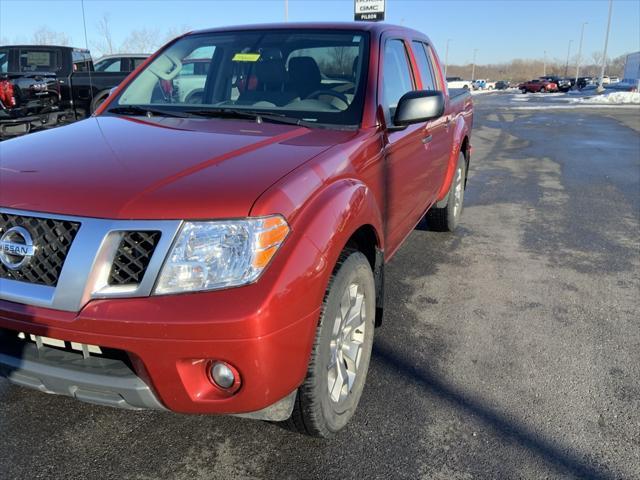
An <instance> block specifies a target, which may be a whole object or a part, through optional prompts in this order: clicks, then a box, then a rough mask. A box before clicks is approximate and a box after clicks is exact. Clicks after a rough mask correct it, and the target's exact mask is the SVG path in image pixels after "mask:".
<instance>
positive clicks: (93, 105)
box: [91, 92, 109, 114]
mask: <svg viewBox="0 0 640 480" xmlns="http://www.w3.org/2000/svg"><path fill="white" fill-rule="evenodd" d="M108 96H109V92H105V93H101V94H99V95H97V96H96V98H94V99H93V102H91V113H92V114H93V113H95V111H96V110H97V109H98V108H99V107H100V105H102V104H103V103H104V101H105V100H106V99H107V97H108Z"/></svg>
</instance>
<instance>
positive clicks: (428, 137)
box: [422, 135, 433, 145]
mask: <svg viewBox="0 0 640 480" xmlns="http://www.w3.org/2000/svg"><path fill="white" fill-rule="evenodd" d="M431 140H433V135H427V136H426V137H424V138H423V139H422V143H424V144H425V145H426V144H427V143H431Z"/></svg>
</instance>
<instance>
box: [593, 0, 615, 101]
mask: <svg viewBox="0 0 640 480" xmlns="http://www.w3.org/2000/svg"><path fill="white" fill-rule="evenodd" d="M612 9H613V0H609V20H607V33H606V35H605V36H604V52H603V53H602V69H601V70H600V81H599V82H598V90H597V92H598V93H602V92H604V86H603V83H602V79H603V78H604V69H605V67H606V65H607V47H608V46H609V29H610V28H611V10H612Z"/></svg>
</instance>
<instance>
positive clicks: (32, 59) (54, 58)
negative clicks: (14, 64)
mask: <svg viewBox="0 0 640 480" xmlns="http://www.w3.org/2000/svg"><path fill="white" fill-rule="evenodd" d="M18 62H19V63H18V64H19V69H20V70H19V71H20V72H58V71H60V70H61V68H62V59H61V55H60V52H59V51H56V50H46V49H36V48H34V49H21V50H20V53H19V55H18Z"/></svg>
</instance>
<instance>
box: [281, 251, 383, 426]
mask: <svg viewBox="0 0 640 480" xmlns="http://www.w3.org/2000/svg"><path fill="white" fill-rule="evenodd" d="M375 301H376V296H375V284H374V279H373V272H372V270H371V265H370V264H369V261H368V260H367V257H365V256H364V255H363V254H362V253H360V252H358V251H354V250H345V251H344V252H343V253H342V254H341V255H340V259H339V260H338V263H337V265H336V267H335V269H334V271H333V274H332V276H331V280H330V281H329V286H328V288H327V292H326V294H325V299H324V302H323V308H322V314H321V316H320V322H319V324H318V327H317V330H316V340H315V343H314V345H313V350H312V352H311V359H310V361H309V368H308V370H307V376H306V378H305V380H304V382H303V384H302V385H301V386H300V388H299V389H298V394H297V397H296V402H295V406H294V408H293V413H292V414H291V418H289V420H287V421H286V426H287V427H288V428H290V429H291V430H295V431H298V432H300V433H304V434H306V435H310V436H314V437H325V438H326V437H330V436H332V435H333V434H335V433H336V432H338V431H339V430H341V429H342V428H344V426H345V425H346V424H347V422H348V421H349V420H350V419H351V417H352V416H353V414H354V412H355V410H356V407H357V406H358V402H359V401H360V396H361V395H362V391H363V389H364V383H365V379H366V376H367V370H368V369H369V360H370V358H371V348H372V345H373V329H374V321H375V310H376V305H375Z"/></svg>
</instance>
